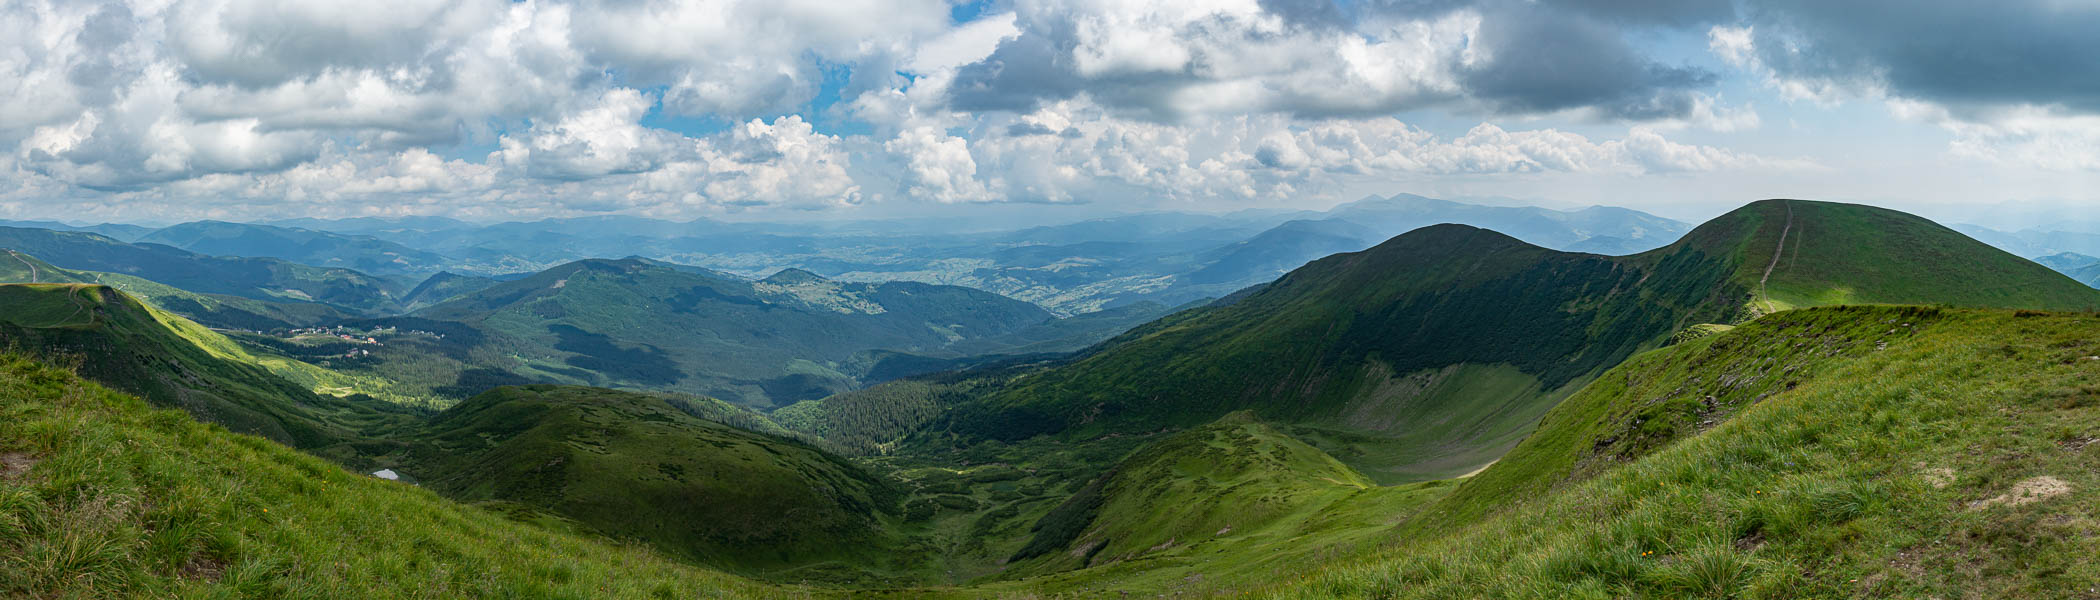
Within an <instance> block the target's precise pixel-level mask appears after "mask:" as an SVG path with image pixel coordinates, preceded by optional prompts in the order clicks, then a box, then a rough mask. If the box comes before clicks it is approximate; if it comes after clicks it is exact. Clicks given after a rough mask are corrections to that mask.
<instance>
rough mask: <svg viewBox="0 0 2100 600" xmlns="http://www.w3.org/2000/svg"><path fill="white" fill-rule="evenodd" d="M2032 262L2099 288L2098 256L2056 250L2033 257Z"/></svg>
mask: <svg viewBox="0 0 2100 600" xmlns="http://www.w3.org/2000/svg"><path fill="white" fill-rule="evenodd" d="M2034 262H2038V263H2041V264H2042V266H2044V267H2049V268H2051V269H2055V270H2056V272H2058V273H2063V274H2064V275H2068V276H2070V277H2071V278H2072V279H2076V280H2078V282H2079V283H2083V284H2086V285H2089V286H2093V287H2096V288H2100V257H2093V256H2088V255H2084V254H2079V253H2076V252H2058V253H2056V254H2051V255H2048V256H2039V257H2035V259H2034Z"/></svg>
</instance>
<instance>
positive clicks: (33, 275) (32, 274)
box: [7, 250, 43, 283]
mask: <svg viewBox="0 0 2100 600" xmlns="http://www.w3.org/2000/svg"><path fill="white" fill-rule="evenodd" d="M7 255H8V256H10V257H13V258H14V259H15V262H19V263H22V266H25V267H29V282H30V283H43V282H42V281H39V280H38V277H39V276H38V275H37V272H36V263H32V262H29V261H26V260H22V253H20V252H16V251H13V250H9V251H7Z"/></svg>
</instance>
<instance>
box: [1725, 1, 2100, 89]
mask: <svg viewBox="0 0 2100 600" xmlns="http://www.w3.org/2000/svg"><path fill="white" fill-rule="evenodd" d="M1746 14H1747V16H1748V17H1749V20H1750V23H1751V24H1752V25H1753V26H1754V31H1755V33H1756V38H1755V41H1756V45H1757V56H1758V58H1759V59H1760V60H1761V61H1763V62H1764V63H1765V65H1766V66H1768V67H1770V68H1771V69H1772V70H1773V71H1774V72H1775V73H1776V74H1778V75H1779V76H1781V77H1786V78H1794V79H1808V80H1821V81H1827V82H1832V83H1836V84H1839V85H1845V84H1862V83H1878V84H1881V85H1884V86H1886V88H1887V89H1888V91H1889V92H1890V93H1891V94H1894V95H1897V96H1901V97H1906V98H1912V99H1917V100H1925V101H1931V102H1936V103H1940V104H1943V105H1947V106H1950V107H1953V108H1956V109H1963V108H1988V107H1991V106H1998V105H2018V104H2035V105H2058V106H2062V107H2065V108H2068V109H2070V110H2074V111H2079V112H2100V5H2096V4H2093V3H2090V2H2084V3H2081V2H2072V1H2064V0H2006V1H2000V2H1969V1H1946V2H1917V1H1915V0H1854V1H1849V2H1826V1H1821V0H1762V1H1760V2H1757V3H1755V4H1754V5H1751V6H1750V7H1749V10H1747V11H1746Z"/></svg>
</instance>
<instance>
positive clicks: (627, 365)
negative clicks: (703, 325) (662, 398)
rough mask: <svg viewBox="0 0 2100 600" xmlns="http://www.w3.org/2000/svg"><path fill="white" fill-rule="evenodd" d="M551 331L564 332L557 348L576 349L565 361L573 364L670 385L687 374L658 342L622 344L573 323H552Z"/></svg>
mask: <svg viewBox="0 0 2100 600" xmlns="http://www.w3.org/2000/svg"><path fill="white" fill-rule="evenodd" d="M547 331H548V332H549V333H553V334H555V335H557V336H561V340H560V341H557V342H555V343H554V349H556V350H560V351H563V352H574V353H576V356H571V357H569V358H568V359H566V360H564V361H563V362H566V363H568V364H569V366H572V367H576V368H579V369H588V370H591V371H596V372H598V373H602V374H604V375H605V376H606V377H608V378H611V379H617V380H624V381H631V382H634V383H640V384H644V385H670V384H673V383H677V382H678V380H679V378H681V377H683V376H684V374H683V373H680V372H679V371H678V365H677V363H674V362H671V359H670V358H667V357H665V356H664V352H663V350H661V349H658V348H657V347H655V346H650V345H647V344H644V345H642V347H640V348H622V347H620V346H619V345H618V344H615V343H613V340H612V338H610V337H606V336H605V335H604V334H598V333H591V332H588V331H584V330H582V329H577V328H576V327H574V326H571V325H563V324H554V325H548V326H547Z"/></svg>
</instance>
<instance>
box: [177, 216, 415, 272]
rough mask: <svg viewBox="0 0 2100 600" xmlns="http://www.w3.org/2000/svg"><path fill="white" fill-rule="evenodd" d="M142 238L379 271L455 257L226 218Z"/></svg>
mask: <svg viewBox="0 0 2100 600" xmlns="http://www.w3.org/2000/svg"><path fill="white" fill-rule="evenodd" d="M136 241H137V242H140V243H154V244H164V245H168V246H174V247H176V248H181V249H184V250H188V251H191V252H196V253H198V254H211V255H219V256H246V257H257V258H280V259H284V260H288V261H292V262H297V263H303V264H308V265H313V266H317V267H339V268H345V269H355V270H358V271H363V272H366V273H372V274H377V275H390V274H409V273H420V274H429V273H434V272H436V271H439V270H441V269H443V268H444V267H445V266H446V265H447V264H449V263H450V262H452V261H451V259H449V258H447V257H445V256H442V255H439V254H437V253H434V252H428V251H423V250H417V249H414V248H410V247H408V246H403V245H401V244H398V243H394V242H389V241H386V240H382V239H379V238H376V237H371V236H367V235H350V234H342V233H335V232H329V231H319V230H314V229H304V228H297V227H279V226H275V225H257V224H250V223H228V222H225V221H194V222H190V223H183V224H180V225H174V226H170V227H166V228H162V229H159V230H155V231H154V232H152V233H149V234H146V235H144V236H141V237H140V238H138V240H136Z"/></svg>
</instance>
